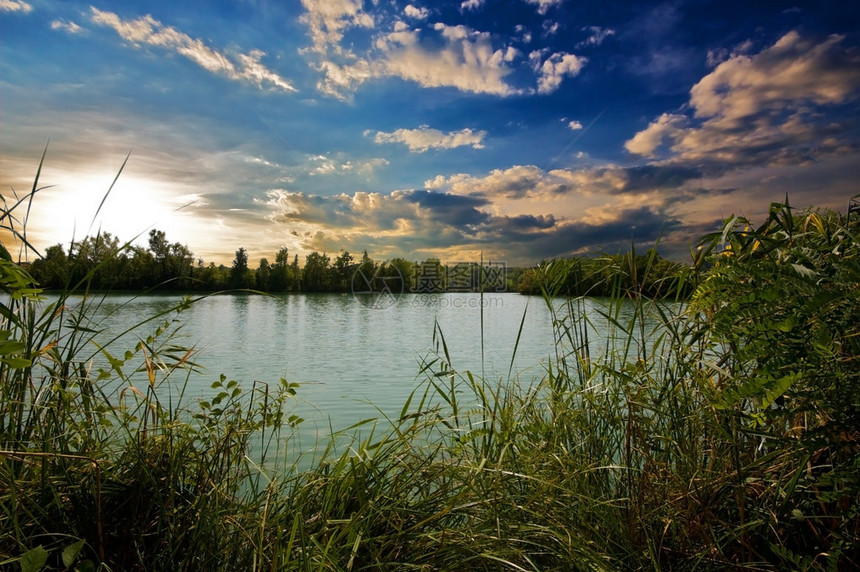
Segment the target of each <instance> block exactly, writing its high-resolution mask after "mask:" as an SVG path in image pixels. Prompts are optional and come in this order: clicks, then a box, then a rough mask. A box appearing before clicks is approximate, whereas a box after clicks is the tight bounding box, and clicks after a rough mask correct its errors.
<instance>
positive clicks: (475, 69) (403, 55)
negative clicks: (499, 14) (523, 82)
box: [376, 23, 519, 95]
mask: <svg viewBox="0 0 860 572" xmlns="http://www.w3.org/2000/svg"><path fill="white" fill-rule="evenodd" d="M433 29H434V30H435V31H436V32H438V33H439V35H440V36H441V38H442V40H443V41H444V42H445V43H444V46H443V47H442V48H441V49H436V50H430V49H428V48H426V47H425V46H424V45H422V44H421V42H420V41H419V32H418V31H417V30H411V31H401V32H392V33H389V34H385V35H382V36H380V37H379V38H377V40H376V48H377V49H378V50H379V51H380V52H381V53H382V54H383V57H382V59H381V60H380V61H379V62H377V63H378V65H379V70H380V73H381V74H383V75H389V76H395V77H399V78H402V79H406V80H411V81H415V82H417V83H418V84H420V85H422V86H424V87H455V88H457V89H459V90H461V91H468V92H473V93H490V94H496V95H512V94H515V93H519V91H518V90H517V89H515V88H513V87H512V86H510V85H509V84H508V83H506V82H505V77H506V76H507V75H508V74H510V73H511V71H512V70H511V68H510V67H509V66H508V65H507V64H509V63H510V62H512V61H513V60H514V59H515V58H516V57H517V55H518V52H517V50H516V49H515V48H513V47H511V46H507V47H503V48H494V47H493V44H492V40H491V37H490V34H488V33H486V32H477V31H474V30H472V29H470V28H468V27H466V26H447V25H445V24H441V23H437V24H435V25H434V26H433Z"/></svg>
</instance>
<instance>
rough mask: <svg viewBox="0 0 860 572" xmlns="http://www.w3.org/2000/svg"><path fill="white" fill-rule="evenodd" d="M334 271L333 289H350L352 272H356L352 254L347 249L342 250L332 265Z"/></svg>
mask: <svg viewBox="0 0 860 572" xmlns="http://www.w3.org/2000/svg"><path fill="white" fill-rule="evenodd" d="M332 272H333V274H334V276H333V278H334V279H333V280H332V287H333V289H335V290H338V291H342V292H346V291H347V290H349V285H350V282H351V280H352V273H353V272H355V268H354V267H353V258H352V255H351V254H350V253H349V252H347V251H346V250H344V251H342V252H341V254H340V256H338V257H337V258H336V259H335V261H334V264H333V265H332Z"/></svg>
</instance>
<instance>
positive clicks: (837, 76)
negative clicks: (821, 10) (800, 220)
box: [625, 32, 860, 164]
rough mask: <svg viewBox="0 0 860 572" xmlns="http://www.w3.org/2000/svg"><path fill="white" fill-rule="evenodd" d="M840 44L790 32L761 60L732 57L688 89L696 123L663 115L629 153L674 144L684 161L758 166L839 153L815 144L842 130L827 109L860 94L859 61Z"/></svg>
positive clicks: (740, 55)
mask: <svg viewBox="0 0 860 572" xmlns="http://www.w3.org/2000/svg"><path fill="white" fill-rule="evenodd" d="M842 40H843V37H842V36H836V35H834V36H830V37H829V38H827V39H826V40H824V41H822V42H820V43H818V44H816V43H814V42H812V41H809V40H806V39H803V38H802V37H801V36H800V35H799V34H798V33H797V32H790V33H788V34H786V35H785V36H783V37H782V38H780V39H779V40H778V41H777V42H776V43H775V44H774V45H773V46H771V47H769V48H766V49H765V50H763V51H761V52H760V53H758V54H753V55H747V54H744V53H733V54H732V55H731V56H730V57H729V58H728V59H726V60H725V61H722V62H721V63H719V64H717V66H716V68H715V69H714V70H713V71H712V72H711V73H709V74H708V75H706V76H705V77H703V78H702V79H701V80H700V81H699V82H698V83H697V84H696V85H695V86H693V88H692V89H691V90H690V101H689V109H690V110H691V111H692V117H689V116H688V115H685V114H679V113H664V114H662V115H661V116H660V117H658V118H657V119H655V120H654V121H653V122H652V123H651V124H650V125H649V126H648V127H647V128H646V129H644V130H643V131H640V132H639V133H637V134H636V135H635V136H634V137H633V138H632V139H630V140H629V141H627V143H626V144H625V147H626V148H627V150H628V151H630V152H631V153H636V154H639V155H644V156H653V155H654V153H655V151H656V150H657V148H658V147H659V146H660V145H661V144H662V142H664V141H669V142H670V143H671V149H672V151H673V152H675V153H676V154H677V158H679V159H688V160H700V159H708V160H711V161H724V162H728V161H732V162H741V163H759V164H762V163H763V164H767V163H768V162H770V163H785V164H790V163H797V162H802V161H809V160H811V157H812V156H814V155H815V154H816V153H821V152H839V151H838V150H839V149H841V148H843V146H842V145H840V144H839V143H838V141H836V140H834V139H833V138H832V136H828V137H827V139H828V140H830V141H831V143H829V144H827V145H821V146H818V148H817V149H812V148H810V145H811V142H813V141H817V140H820V139H821V138H822V137H823V136H824V134H825V133H833V132H839V131H841V130H843V129H844V128H843V127H840V126H839V124H838V123H837V122H832V121H828V122H825V121H824V120H822V119H821V118H820V112H821V110H822V106H826V105H830V104H839V103H844V102H845V101H847V100H849V99H851V98H854V97H856V94H857V93H858V90H860V55H858V54H856V53H855V52H854V51H852V50H847V49H844V48H843V47H842V46H841V45H840V44H841V42H842ZM747 48H748V45H743V44H742V45H741V46H740V47H739V49H747ZM816 106H818V107H816ZM695 119H698V120H700V124H699V125H693V121H694V120H695Z"/></svg>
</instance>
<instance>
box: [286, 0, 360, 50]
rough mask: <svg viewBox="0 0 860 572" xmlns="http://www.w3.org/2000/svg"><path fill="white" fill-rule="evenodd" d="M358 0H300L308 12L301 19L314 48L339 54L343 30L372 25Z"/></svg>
mask: <svg viewBox="0 0 860 572" xmlns="http://www.w3.org/2000/svg"><path fill="white" fill-rule="evenodd" d="M361 4H362V2H361V0H302V6H304V8H305V10H307V12H306V13H305V14H303V15H302V17H301V21H302V22H304V23H305V24H307V26H308V28H309V29H310V33H311V40H312V42H313V47H314V50H315V51H316V52H318V53H321V54H326V53H328V51H329V50H332V51H334V52H335V53H341V52H342V48H341V47H340V41H341V39H343V33H344V31H345V30H347V29H349V28H353V27H359V28H373V25H374V23H373V18H372V17H371V16H370V15H369V14H367V13H366V12H363V11H362V9H361Z"/></svg>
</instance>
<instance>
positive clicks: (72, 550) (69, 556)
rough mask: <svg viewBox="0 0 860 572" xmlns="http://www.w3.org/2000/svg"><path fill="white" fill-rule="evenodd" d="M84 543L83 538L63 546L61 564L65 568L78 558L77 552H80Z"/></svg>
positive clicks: (69, 566)
mask: <svg viewBox="0 0 860 572" xmlns="http://www.w3.org/2000/svg"><path fill="white" fill-rule="evenodd" d="M84 544H85V542H84V539H81V540H78V541H77V542H75V543H74V544H69V545H68V546H66V547H65V548H63V566H65V567H66V568H71V567H72V564H74V563H75V560H76V559H77V558H78V554H80V553H81V549H82V548H83V547H84Z"/></svg>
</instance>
